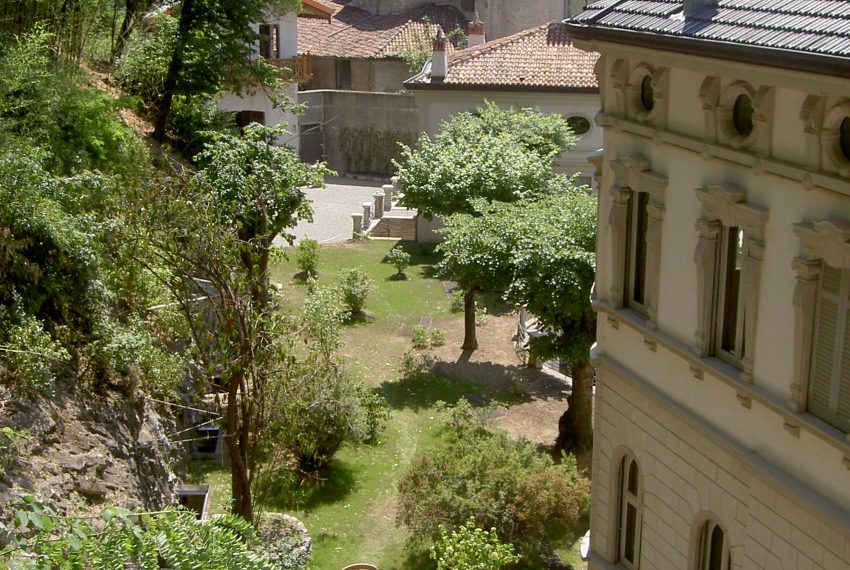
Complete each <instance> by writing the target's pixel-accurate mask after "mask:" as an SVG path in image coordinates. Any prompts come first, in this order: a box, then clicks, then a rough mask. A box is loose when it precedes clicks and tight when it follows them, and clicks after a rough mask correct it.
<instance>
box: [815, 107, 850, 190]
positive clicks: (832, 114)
mask: <svg viewBox="0 0 850 570" xmlns="http://www.w3.org/2000/svg"><path fill="white" fill-rule="evenodd" d="M848 118H850V100H845V101H842V102H840V103H838V104H837V105H835V106H833V107H832V108H831V109H830V110H829V112H827V113H826V115H825V117H824V119H823V129H822V131H821V144H822V146H823V151H824V154H826V156H828V157H829V160H830V161H831V162H832V164H833V165H834V166H835V169H836V170H837V171H838V173H839V174H840V175H841V176H844V177H845V178H848V177H850V158H848V157H846V156H844V153H843V152H842V150H841V123H842V122H843V121H844V119H848Z"/></svg>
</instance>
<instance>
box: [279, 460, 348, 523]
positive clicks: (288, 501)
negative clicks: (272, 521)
mask: <svg viewBox="0 0 850 570" xmlns="http://www.w3.org/2000/svg"><path fill="white" fill-rule="evenodd" d="M356 489H357V480H356V478H355V474H354V470H353V469H352V468H351V467H349V466H348V465H347V464H346V463H345V462H343V461H340V460H338V459H334V460H332V461H331V464H330V466H328V467H327V468H326V469H323V470H322V471H321V472H319V473H317V474H315V475H313V476H310V477H305V478H302V479H301V480H300V481H293V480H289V479H287V480H282V481H280V482H274V483H271V487H270V489H269V492H268V498H267V499H266V500H265V501H264V502H263V504H264V505H265V507H266V508H268V509H270V510H277V511H281V512H286V511H288V510H293V509H300V510H303V511H305V512H308V513H309V512H311V511H313V510H315V509H316V508H318V507H320V506H322V505H330V504H333V503H338V502H339V501H342V500H345V498H346V497H348V495H350V494H351V493H353V492H354V491H356Z"/></svg>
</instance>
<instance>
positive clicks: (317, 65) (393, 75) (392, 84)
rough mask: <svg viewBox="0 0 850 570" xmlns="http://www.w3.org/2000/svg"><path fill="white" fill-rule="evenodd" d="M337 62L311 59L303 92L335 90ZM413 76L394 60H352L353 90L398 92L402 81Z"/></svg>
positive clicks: (319, 58)
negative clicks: (311, 74) (310, 72)
mask: <svg viewBox="0 0 850 570" xmlns="http://www.w3.org/2000/svg"><path fill="white" fill-rule="evenodd" d="M336 66H337V60H336V59H335V58H330V57H313V58H312V69H313V79H312V80H311V81H310V83H309V84H307V85H305V86H304V87H305V89H304V90H305V91H316V90H319V89H336V72H337V69H336ZM411 75H412V74H411V73H410V70H409V69H408V68H407V64H406V63H404V62H403V61H401V60H393V59H353V60H351V90H352V91H378V92H385V91H386V92H396V91H401V90H402V89H403V88H404V86H403V85H402V83H404V80H405V79H407V78H408V77H410V76H411Z"/></svg>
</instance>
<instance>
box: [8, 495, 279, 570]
mask: <svg viewBox="0 0 850 570" xmlns="http://www.w3.org/2000/svg"><path fill="white" fill-rule="evenodd" d="M14 521H15V526H14V528H12V529H9V531H10V532H11V534H12V536H13V538H14V541H13V542H12V543H11V544H10V546H7V547H5V548H2V549H0V563H2V564H3V567H4V568H9V569H10V570H18V569H20V570H23V569H29V568H32V569H36V568H99V569H104V570H107V569H116V570H118V569H123V568H130V567H132V568H139V569H140V570H142V569H143V570H157V569H159V568H173V569H175V570H191V569H195V568H209V569H215V570H231V569H232V570H276V569H277V568H280V567H279V566H277V565H276V564H275V563H273V562H272V561H271V560H270V559H269V556H268V553H266V552H265V550H264V548H263V547H262V545H260V543H259V540H258V537H257V535H256V533H255V532H254V529H253V527H251V525H249V524H248V523H247V522H245V521H244V520H243V519H241V518H239V517H236V516H224V517H216V518H213V519H211V520H209V521H200V520H198V519H197V518H196V516H195V513H193V512H189V511H182V510H167V511H162V512H157V513H142V514H132V513H130V512H128V511H126V510H123V509H115V508H111V509H106V510H105V511H104V513H103V517H102V519H101V520H99V521H97V522H96V524H92V523H91V522H89V520H88V519H85V518H74V517H60V516H59V515H58V514H57V513H56V512H54V511H53V510H52V509H50V508H48V507H44V506H42V505H40V504H39V503H38V502H37V501H36V500H35V499H33V498H32V497H26V498H25V499H24V502H23V504H21V505H20V506H19V508H18V509H17V510H16V513H15V519H14Z"/></svg>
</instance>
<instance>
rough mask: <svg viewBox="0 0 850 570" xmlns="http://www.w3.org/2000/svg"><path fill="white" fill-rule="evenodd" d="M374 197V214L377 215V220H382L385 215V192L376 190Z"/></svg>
mask: <svg viewBox="0 0 850 570" xmlns="http://www.w3.org/2000/svg"><path fill="white" fill-rule="evenodd" d="M372 198H374V200H375V207H374V208H373V210H372V215H373V216H375V219H376V220H380V219H381V218H383V217H384V193H383V192H375V193H374V194H373V195H372Z"/></svg>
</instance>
